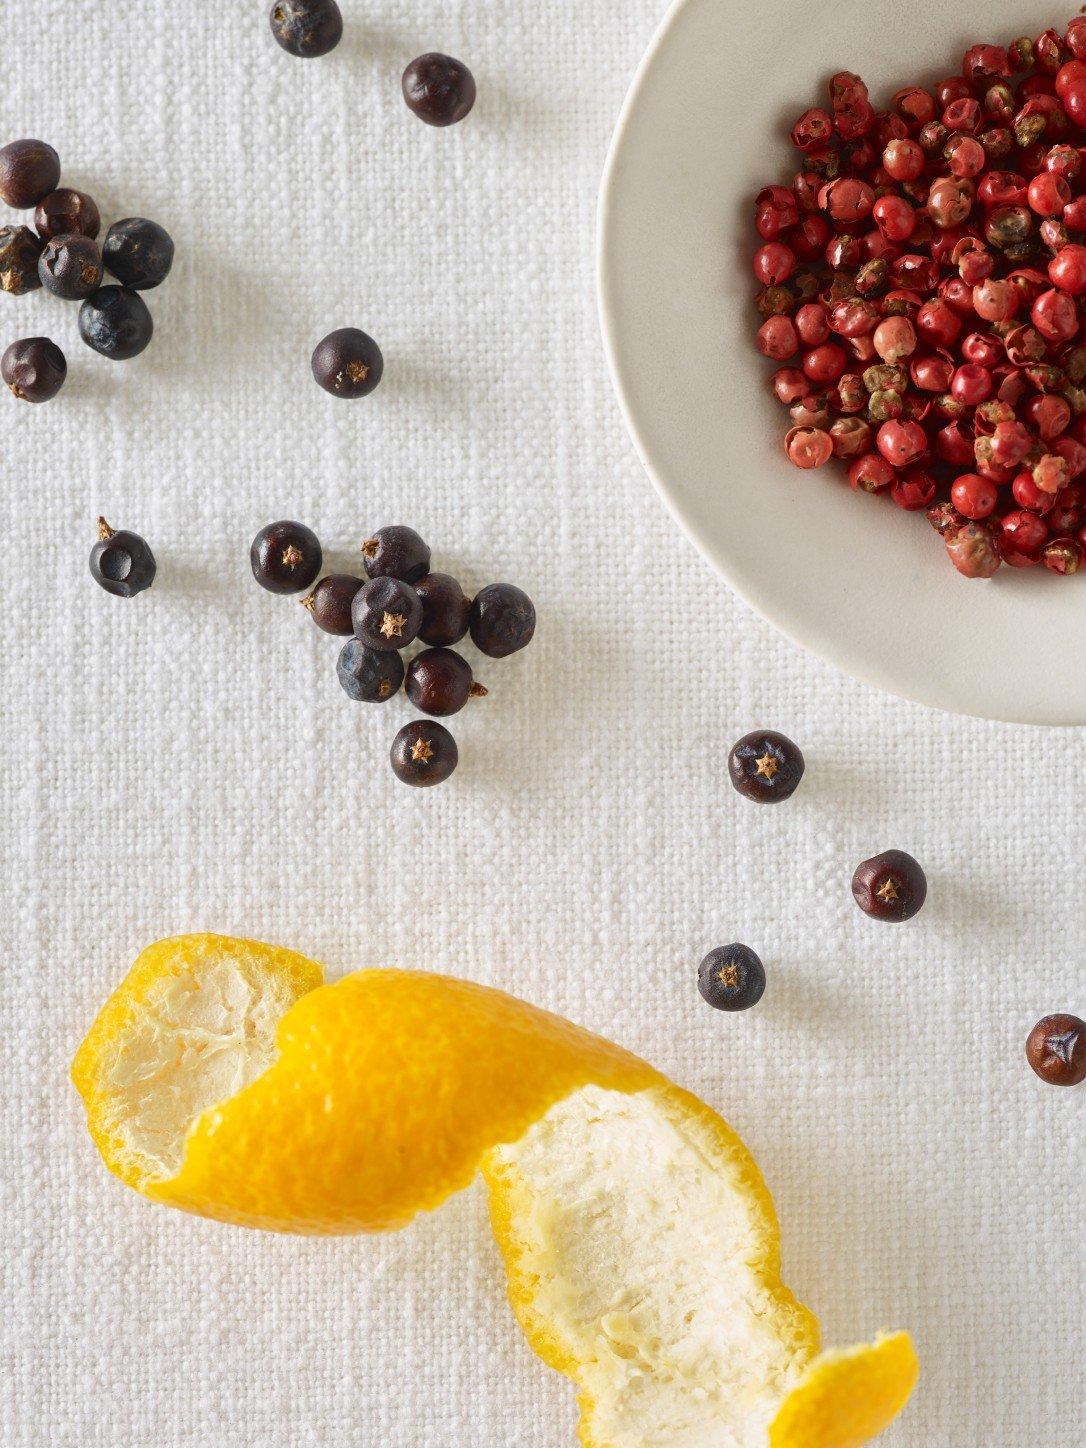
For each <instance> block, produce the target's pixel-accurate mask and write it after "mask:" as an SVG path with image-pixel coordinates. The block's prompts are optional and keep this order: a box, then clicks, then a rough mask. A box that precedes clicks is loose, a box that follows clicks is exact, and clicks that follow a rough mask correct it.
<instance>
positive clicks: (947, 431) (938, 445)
mask: <svg viewBox="0 0 1086 1448" xmlns="http://www.w3.org/2000/svg"><path fill="white" fill-rule="evenodd" d="M935 453H936V456H937V457H938V458H939V459H940V460H941V461H942V462H944V463H950V464H951V465H952V466H954V467H958V468H968V467H972V466H973V462H974V452H973V438H972V436H971V434H970V433H968V432H966V431H965V429H964V428H963V427H962V425H961V423H960V422H948V423H947V425H946V427H944V428H941V429H940V431H939V432H937V433H936V435H935ZM1031 481H1032V480H1031Z"/></svg>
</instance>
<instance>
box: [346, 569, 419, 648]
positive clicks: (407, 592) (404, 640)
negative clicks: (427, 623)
mask: <svg viewBox="0 0 1086 1448" xmlns="http://www.w3.org/2000/svg"><path fill="white" fill-rule="evenodd" d="M352 616H353V622H354V631H355V635H356V636H357V637H358V638H360V639H361V640H362V642H363V643H364V644H366V645H368V647H369V648H371V649H378V650H382V649H405V648H406V647H407V645H408V644H409V643H410V642H411V641H412V639H414V638H415V637H416V635H417V634H418V631H419V626H420V624H421V623H422V601H421V600H420V598H419V596H418V594H417V593H416V592H415V590H414V589H413V588H412V587H411V585H410V584H409V583H403V582H401V580H400V579H398V578H372V579H371V580H370V581H369V583H367V584H366V585H365V586H364V587H363V588H361V589H359V591H358V593H356V594H355V598H354V606H353V608H352Z"/></svg>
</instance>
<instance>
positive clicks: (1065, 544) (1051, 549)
mask: <svg viewBox="0 0 1086 1448" xmlns="http://www.w3.org/2000/svg"><path fill="white" fill-rule="evenodd" d="M1082 559H1083V548H1082V544H1081V543H1079V542H1078V541H1077V540H1076V539H1074V538H1053V540H1052V542H1051V543H1046V544H1045V546H1044V548H1043V549H1042V550H1041V562H1042V563H1043V564H1044V566H1045V567H1046V568H1048V569H1051V571H1052V572H1053V573H1067V574H1070V573H1077V572H1078V571H1079V569H1080V568H1081V567H1082Z"/></svg>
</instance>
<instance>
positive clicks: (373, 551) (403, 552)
mask: <svg viewBox="0 0 1086 1448" xmlns="http://www.w3.org/2000/svg"><path fill="white" fill-rule="evenodd" d="M362 562H363V564H364V565H365V569H366V574H367V576H368V577H369V578H398V579H400V581H401V582H403V583H418V582H419V580H420V579H422V578H425V577H426V575H427V573H428V572H429V571H430V550H429V548H428V547H427V546H426V544H425V543H424V542H423V541H422V539H421V538H420V537H419V535H418V534H417V533H416V532H415V530H414V528H405V527H404V526H403V525H402V524H398V525H396V526H394V527H391V528H378V530H377V532H376V533H375V534H374V535H373V537H372V538H367V539H366V541H365V543H363V544H362Z"/></svg>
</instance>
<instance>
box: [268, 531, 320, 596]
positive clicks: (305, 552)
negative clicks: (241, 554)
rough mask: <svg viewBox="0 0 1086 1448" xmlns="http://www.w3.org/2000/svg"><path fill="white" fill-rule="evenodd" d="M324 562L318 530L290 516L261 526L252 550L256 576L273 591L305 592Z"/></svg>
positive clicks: (269, 590) (270, 591)
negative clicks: (296, 521) (291, 519)
mask: <svg viewBox="0 0 1086 1448" xmlns="http://www.w3.org/2000/svg"><path fill="white" fill-rule="evenodd" d="M323 562H324V554H323V553H322V551H321V545H320V540H319V539H318V537H317V535H316V533H314V532H313V530H312V528H307V527H306V526H305V524H304V523H295V522H292V521H290V520H289V519H284V520H283V521H282V522H279V523H269V524H267V526H266V527H264V528H261V530H260V532H259V533H258V534H257V535H256V537H255V538H254V539H253V541H252V546H251V547H250V549H249V563H250V565H251V566H252V570H253V577H254V578H255V579H256V581H257V583H259V584H260V586H261V588H266V589H267V590H268V592H269V593H301V591H302V589H303V588H308V587H309V585H310V584H311V583H312V582H313V580H314V579H315V578H316V576H317V574H318V573H319V572H320V571H321V565H322V564H323Z"/></svg>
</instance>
